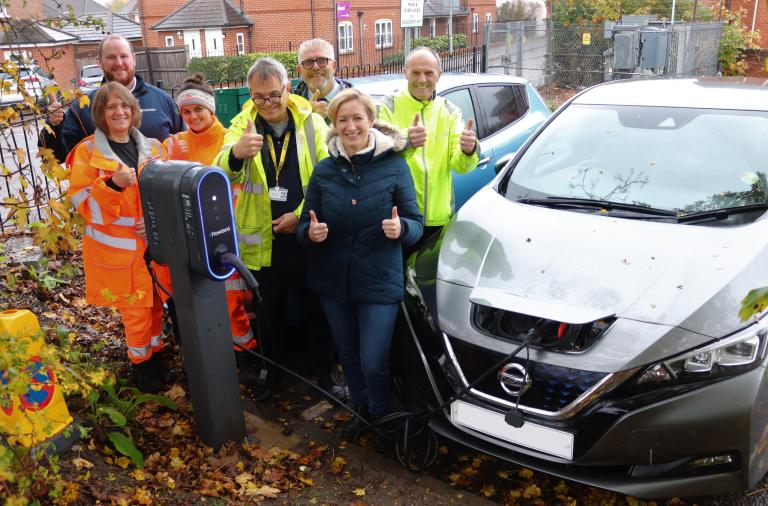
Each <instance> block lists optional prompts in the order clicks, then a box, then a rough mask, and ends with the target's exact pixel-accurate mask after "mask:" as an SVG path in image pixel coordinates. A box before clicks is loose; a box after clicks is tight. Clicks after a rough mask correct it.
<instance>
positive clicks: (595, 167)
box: [393, 78, 768, 497]
mask: <svg viewBox="0 0 768 506" xmlns="http://www.w3.org/2000/svg"><path fill="white" fill-rule="evenodd" d="M767 209H768V81H762V80H760V81H758V80H750V79H742V80H738V81H734V80H727V79H718V78H700V79H690V80H638V81H622V82H615V83H610V84H604V85H600V86H597V87H594V88H591V89H589V90H587V91H584V92H582V93H581V94H579V95H577V96H575V97H574V98H573V99H571V100H570V101H569V102H568V103H567V104H565V105H564V106H563V107H561V108H560V109H559V110H558V111H557V112H556V113H555V114H554V115H553V116H552V117H551V118H550V119H549V120H548V121H547V122H546V123H545V124H544V125H543V126H542V127H541V128H540V129H539V130H538V131H537V132H536V133H535V134H534V135H533V136H532V137H531V138H530V139H529V140H528V141H527V142H526V143H525V144H524V145H523V147H522V148H521V149H520V151H519V152H518V153H517V154H516V155H515V157H514V158H513V159H512V160H511V161H510V162H509V164H507V166H506V167H504V168H503V169H502V170H501V172H500V174H499V175H498V176H497V177H496V178H495V179H494V180H493V181H492V182H491V183H490V184H489V185H488V186H486V187H485V188H483V189H481V190H480V191H479V192H478V193H477V194H476V195H475V196H474V197H472V198H471V199H470V200H469V201H468V202H467V203H466V204H465V205H464V206H463V207H462V208H461V209H460V210H459V211H458V213H457V214H456V216H455V217H454V219H453V221H452V222H451V223H450V224H449V225H448V226H446V227H445V228H444V230H443V232H442V233H441V234H440V235H438V236H435V237H432V238H430V239H429V240H427V242H426V243H425V245H424V246H423V247H422V248H421V249H420V250H418V251H417V252H415V253H414V254H413V255H411V257H410V258H409V259H408V266H407V275H406V289H407V297H406V300H405V302H404V303H403V307H404V318H403V322H402V325H401V328H400V330H399V331H398V333H397V336H396V339H395V349H394V351H393V357H394V360H393V368H394V372H395V374H396V377H397V378H399V381H401V382H402V386H403V387H404V388H402V391H403V392H406V393H407V395H406V399H407V400H406V402H407V404H409V406H411V407H412V406H413V405H419V406H420V407H422V408H424V407H427V408H432V409H434V408H436V407H440V406H442V409H439V410H438V414H437V415H436V416H433V417H432V418H431V421H430V424H431V426H432V428H433V429H434V430H435V431H436V432H438V433H439V434H442V435H443V436H445V437H447V438H450V439H453V440H456V441H459V442H461V443H463V444H466V445H468V446H470V447H473V448H475V449H478V450H481V451H484V452H487V453H489V454H492V455H495V456H498V457H500V458H503V459H507V460H509V461H512V462H516V463H519V464H521V465H524V466H526V467H529V468H532V469H537V470H540V471H544V472H547V473H551V474H553V475H557V476H560V477H563V478H568V479H571V480H576V481H579V482H583V483H587V484H591V485H596V486H599V487H604V488H607V489H612V490H615V491H618V492H622V493H626V494H630V495H634V496H639V497H665V496H698V495H709V494H721V493H726V492H731V491H736V490H741V489H747V488H751V487H753V486H755V485H756V484H757V483H758V481H759V480H761V479H762V478H763V476H764V475H765V474H766V470H768V444H767V443H768V437H766V432H767V431H768V383H767V382H766V371H765V368H766V334H767V332H768V318H764V313H763V314H758V315H756V316H755V317H753V318H750V319H748V320H747V321H742V320H741V319H740V318H739V309H740V304H741V301H742V300H743V299H744V297H745V295H746V294H747V293H748V292H749V291H750V290H751V289H754V288H757V287H763V286H766V285H768V219H766V210H767Z"/></svg>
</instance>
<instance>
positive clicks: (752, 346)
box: [633, 319, 768, 388]
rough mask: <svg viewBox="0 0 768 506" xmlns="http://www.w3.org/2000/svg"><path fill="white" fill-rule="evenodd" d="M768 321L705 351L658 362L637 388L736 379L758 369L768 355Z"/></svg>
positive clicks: (639, 380)
mask: <svg viewBox="0 0 768 506" xmlns="http://www.w3.org/2000/svg"><path fill="white" fill-rule="evenodd" d="M766 334H768V319H764V320H763V321H760V322H757V323H755V324H754V325H751V326H750V327H747V328H746V329H744V330H742V331H740V332H737V333H736V334H734V335H732V336H730V337H726V338H724V339H721V340H719V341H717V342H715V343H712V344H709V345H707V346H704V347H702V348H699V349H696V350H693V351H690V352H687V353H684V354H682V355H678V356H676V357H674V358H671V359H668V360H665V361H663V362H658V363H656V364H653V365H652V366H650V367H648V368H647V369H646V370H645V371H644V372H643V373H642V374H640V376H638V378H637V379H636V380H635V381H634V383H633V386H635V387H644V388H648V387H653V386H659V387H664V386H670V385H680V384H686V383H697V382H701V381H704V382H706V381H712V380H719V379H723V378H726V377H730V376H735V375H737V374H741V373H743V372H746V371H749V370H751V369H754V368H755V367H757V366H758V365H759V364H760V362H761V361H762V359H763V358H764V356H765V348H766Z"/></svg>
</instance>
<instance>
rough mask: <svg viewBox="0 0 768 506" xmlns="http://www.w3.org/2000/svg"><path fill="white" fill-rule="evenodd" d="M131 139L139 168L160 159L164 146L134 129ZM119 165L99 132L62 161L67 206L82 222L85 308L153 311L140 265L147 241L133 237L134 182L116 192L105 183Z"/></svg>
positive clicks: (137, 211)
mask: <svg viewBox="0 0 768 506" xmlns="http://www.w3.org/2000/svg"><path fill="white" fill-rule="evenodd" d="M131 137H132V138H133V139H134V140H135V141H136V145H137V146H138V148H139V165H140V166H141V165H142V164H143V163H144V162H147V161H148V160H150V159H153V158H165V155H164V151H163V147H162V146H161V144H160V143H159V142H158V141H156V140H155V139H147V138H146V137H144V136H143V135H141V133H140V132H139V131H138V130H136V129H135V128H134V129H132V130H131ZM121 163H122V162H121V161H120V159H119V158H118V157H117V155H115V154H114V152H113V151H112V148H111V147H110V146H109V142H108V141H107V137H106V135H104V133H103V132H101V131H100V130H96V132H95V133H94V134H93V135H91V136H88V137H86V138H85V139H83V141H82V142H80V143H79V144H78V145H77V146H76V147H75V149H73V150H72V152H71V153H70V154H69V156H68V157H67V165H68V166H69V167H70V170H71V174H70V179H69V189H68V190H67V194H68V195H69V198H70V201H71V202H72V205H73V206H74V207H75V208H76V209H77V212H78V213H79V214H80V215H81V216H83V218H85V221H86V226H85V229H84V231H83V269H84V271H85V299H86V301H87V302H88V303H89V304H94V305H98V306H114V307H118V308H120V307H152V300H153V299H152V297H153V292H154V290H153V289H152V288H153V287H152V279H151V278H150V276H149V272H147V267H146V265H145V264H144V259H143V254H144V249H145V247H146V241H144V240H143V239H140V238H139V237H138V236H137V235H136V230H135V228H134V227H135V225H136V223H137V220H138V219H139V218H141V217H142V211H141V202H140V201H139V187H138V183H134V184H133V185H131V186H129V187H128V188H125V189H124V190H123V191H121V192H120V191H116V190H113V189H112V188H110V187H109V186H107V181H108V180H109V179H110V178H111V177H112V174H113V173H114V172H116V171H117V169H118V167H119V166H120V164H121Z"/></svg>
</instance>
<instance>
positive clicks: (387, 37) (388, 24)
mask: <svg viewBox="0 0 768 506" xmlns="http://www.w3.org/2000/svg"><path fill="white" fill-rule="evenodd" d="M382 47H392V20H391V19H379V20H378V21H376V49H380V48H382Z"/></svg>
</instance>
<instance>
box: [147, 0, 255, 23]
mask: <svg viewBox="0 0 768 506" xmlns="http://www.w3.org/2000/svg"><path fill="white" fill-rule="evenodd" d="M252 24H253V21H252V20H251V18H249V17H248V16H246V15H244V14H242V13H241V12H240V9H238V8H237V7H235V5H234V4H233V3H232V2H231V1H230V0H190V1H189V2H187V3H186V4H184V5H182V6H181V7H180V8H179V9H178V10H177V11H176V12H174V13H172V14H169V15H168V16H167V17H165V18H163V19H162V20H161V21H160V22H159V23H157V24H155V25H154V26H152V29H153V30H180V29H184V28H220V27H226V26H245V25H252Z"/></svg>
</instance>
